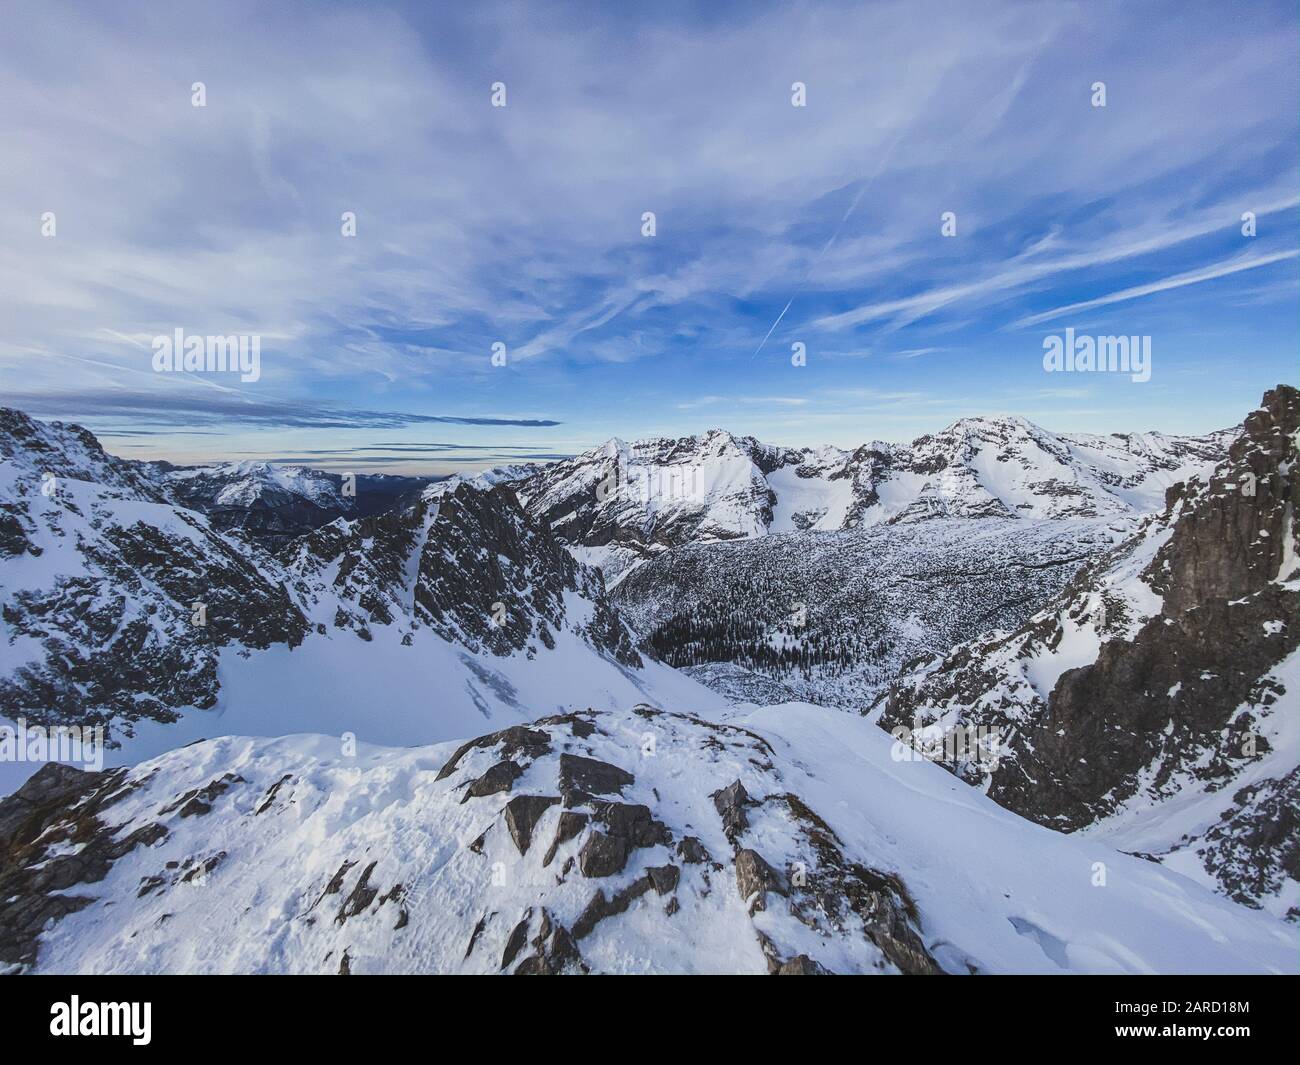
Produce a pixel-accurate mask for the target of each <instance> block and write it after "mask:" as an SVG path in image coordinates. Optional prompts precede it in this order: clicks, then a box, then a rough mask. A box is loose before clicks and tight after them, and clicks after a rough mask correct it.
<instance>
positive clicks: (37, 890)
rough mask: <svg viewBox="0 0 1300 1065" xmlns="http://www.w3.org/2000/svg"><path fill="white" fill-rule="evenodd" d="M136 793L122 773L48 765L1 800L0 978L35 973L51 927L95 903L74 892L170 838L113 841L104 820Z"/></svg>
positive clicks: (160, 831)
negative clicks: (13, 972) (29, 969)
mask: <svg viewBox="0 0 1300 1065" xmlns="http://www.w3.org/2000/svg"><path fill="white" fill-rule="evenodd" d="M133 786H134V785H133V784H131V783H128V782H127V781H126V770H124V769H117V770H112V771H110V772H106V773H89V772H82V771H81V770H78V769H72V768H69V767H67V766H62V765H59V764H58V763H48V764H46V765H45V766H43V767H42V768H41V769H39V770H38V771H37V772H36V773H35V775H33V776H32V777H31V778H30V779H29V780H28V781H27V782H26V783H25V784H24V785H23V786H22V787H21V788H20V789H19V790H18V791H16V792H15V793H14V794H13V795H10V796H8V797H7V798H5V799H4V800H0V899H3V900H5V901H4V902H3V903H0V972H3V971H5V970H6V969H13V968H21V967H24V966H28V965H31V964H32V963H33V962H34V961H35V960H36V953H37V944H38V940H39V938H40V935H41V933H42V932H43V931H44V930H45V928H46V926H47V925H48V924H49V923H50V922H53V921H57V920H59V919H60V918H61V917H65V916H66V915H68V914H70V913H76V912H77V911H78V910H80V909H82V908H84V907H86V906H89V905H90V904H91V902H93V901H94V899H93V897H92V896H88V895H83V894H72V893H70V892H71V891H72V889H74V888H77V887H79V886H81V885H87V884H94V883H98V882H99V881H101V880H103V879H104V877H105V876H107V875H108V872H109V869H110V868H111V867H112V865H113V863H114V862H115V861H117V860H118V859H119V858H121V857H122V856H123V855H125V854H127V853H129V852H130V851H132V850H134V849H135V848H136V847H137V846H145V847H148V846H152V845H153V844H154V843H157V842H158V841H159V840H161V839H163V838H165V837H166V835H167V830H166V829H165V828H164V827H163V826H162V825H160V824H158V823H156V822H151V823H147V824H142V825H139V826H137V827H134V828H133V829H132V830H131V831H129V832H127V833H125V834H122V835H120V836H118V837H117V838H114V834H113V833H112V832H111V831H108V829H107V828H106V826H105V824H104V822H103V821H102V820H100V818H99V814H100V812H101V811H103V810H105V809H106V808H108V807H110V806H112V804H113V803H114V802H116V801H117V800H118V799H120V798H122V797H123V796H124V795H125V794H126V793H127V791H129V790H130V788H131V787H133ZM219 860H220V859H218V861H219ZM213 864H214V865H215V864H216V863H213ZM144 894H147V891H146V889H145V888H144V887H142V888H141V891H140V895H144Z"/></svg>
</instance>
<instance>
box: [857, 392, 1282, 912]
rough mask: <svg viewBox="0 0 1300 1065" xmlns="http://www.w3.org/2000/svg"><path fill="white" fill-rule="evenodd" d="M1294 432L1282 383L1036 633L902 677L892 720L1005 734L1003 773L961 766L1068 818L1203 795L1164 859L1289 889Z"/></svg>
mask: <svg viewBox="0 0 1300 1065" xmlns="http://www.w3.org/2000/svg"><path fill="white" fill-rule="evenodd" d="M1297 431H1300V392H1297V391H1296V389H1294V388H1290V387H1287V386H1279V387H1278V388H1276V389H1274V390H1272V391H1270V392H1269V393H1268V394H1267V395H1265V397H1264V403H1263V406H1262V407H1261V408H1260V409H1259V410H1257V411H1255V412H1253V413H1252V414H1251V415H1250V416H1249V417H1248V418H1247V419H1246V422H1245V426H1244V429H1243V432H1242V434H1241V436H1240V437H1239V438H1238V439H1237V440H1236V441H1235V442H1234V443H1233V445H1232V447H1231V450H1230V452H1229V456H1228V458H1227V459H1226V460H1225V461H1224V462H1223V463H1222V464H1221V465H1220V466H1219V467H1218V468H1217V469H1216V470H1215V471H1214V472H1213V474H1212V475H1211V476H1210V477H1209V478H1208V481H1207V482H1205V483H1202V482H1199V481H1194V482H1191V483H1190V484H1188V485H1187V486H1185V487H1184V486H1177V487H1174V488H1171V489H1170V490H1169V493H1168V500H1167V507H1166V510H1165V512H1164V514H1162V515H1160V516H1158V517H1157V518H1155V519H1153V520H1151V521H1150V522H1149V523H1148V524H1147V525H1146V526H1145V527H1144V528H1143V530H1142V531H1141V532H1140V533H1139V534H1138V535H1137V536H1136V537H1135V538H1134V539H1133V540H1131V541H1129V542H1128V543H1126V544H1125V545H1123V546H1122V547H1121V548H1119V549H1117V551H1116V552H1114V553H1113V554H1112V555H1109V556H1107V557H1106V558H1105V559H1103V560H1102V561H1101V562H1100V563H1098V564H1096V565H1094V566H1091V567H1089V568H1088V569H1087V570H1085V571H1084V572H1083V573H1082V574H1081V575H1080V577H1079V578H1078V579H1077V580H1076V581H1075V582H1074V584H1073V585H1072V586H1071V588H1070V589H1068V590H1067V592H1066V593H1065V594H1064V595H1063V596H1062V598H1061V599H1060V600H1059V601H1058V602H1057V603H1056V604H1054V605H1053V606H1051V607H1049V608H1048V609H1046V610H1044V611H1043V612H1042V613H1040V614H1039V615H1037V616H1035V617H1034V618H1033V619H1031V621H1030V622H1029V623H1027V624H1026V625H1025V626H1022V627H1021V628H1020V629H1018V630H1016V631H1014V632H1012V633H1010V634H1009V635H1008V634H993V635H991V636H989V637H986V638H983V639H981V640H977V641H974V642H972V643H970V644H965V645H962V646H960V647H958V648H956V649H954V650H953V651H952V652H951V653H950V654H948V655H947V656H945V657H944V658H943V659H941V660H938V659H936V660H932V661H930V662H928V663H926V664H925V665H923V666H922V668H921V669H920V670H919V671H917V672H915V673H913V674H910V675H907V676H904V677H902V678H901V679H900V680H899V681H898V682H897V683H895V684H894V685H892V686H891V688H890V690H889V692H888V693H887V694H886V695H885V696H884V697H883V698H882V700H881V702H880V711H881V715H880V724H881V725H882V726H883V727H886V728H889V729H894V728H898V727H900V726H904V727H911V726H912V725H913V722H914V719H916V720H919V721H920V723H921V724H923V725H927V726H932V725H935V724H938V725H940V726H941V727H942V728H944V729H951V728H952V727H953V726H955V725H958V724H962V725H966V726H981V725H982V726H985V727H997V728H999V729H1001V730H1003V733H1004V743H1003V748H1002V751H1001V755H1000V757H999V759H998V761H997V764H996V766H990V765H989V764H988V763H982V764H981V763H975V762H969V761H968V762H967V763H965V764H963V765H961V766H959V767H957V768H958V769H959V771H960V772H961V773H962V775H964V776H966V777H967V778H968V779H971V780H983V781H986V782H987V787H988V794H989V795H990V796H991V797H992V798H994V799H996V800H997V801H998V802H1000V803H1002V804H1003V805H1005V806H1008V807H1009V808H1011V809H1013V810H1015V811H1017V812H1019V813H1022V814H1024V815H1026V816H1028V817H1031V818H1033V819H1034V820H1037V821H1040V822H1042V823H1044V824H1048V825H1051V826H1052V827H1056V828H1061V829H1065V830H1077V829H1080V828H1083V827H1085V826H1089V825H1092V824H1095V823H1097V822H1098V821H1102V820H1104V819H1111V820H1112V821H1115V820H1116V819H1122V818H1123V817H1124V815H1125V814H1126V812H1127V811H1137V810H1140V809H1142V808H1143V807H1146V806H1150V805H1152V804H1154V805H1155V806H1156V807H1157V810H1156V811H1150V810H1148V811H1147V813H1146V814H1144V815H1143V816H1144V817H1145V818H1146V819H1147V820H1148V821H1152V820H1155V819H1158V818H1159V812H1158V808H1159V805H1160V804H1161V803H1162V802H1163V801H1164V800H1166V799H1169V798H1172V797H1174V796H1175V795H1178V796H1179V797H1180V803H1183V804H1185V803H1186V801H1187V799H1188V797H1189V795H1191V794H1194V793H1198V792H1200V793H1203V794H1204V797H1205V804H1204V805H1205V809H1204V814H1203V815H1202V818H1201V820H1200V823H1199V825H1197V826H1195V827H1193V830H1192V831H1191V832H1190V833H1189V832H1188V831H1187V828H1186V827H1184V828H1183V829H1181V830H1180V832H1179V835H1178V836H1177V837H1175V838H1171V839H1169V840H1167V841H1165V844H1164V846H1163V847H1158V848H1155V849H1156V851H1157V853H1159V854H1162V855H1167V854H1169V853H1172V852H1178V851H1185V850H1190V851H1192V852H1194V853H1195V854H1197V856H1198V858H1199V862H1200V864H1201V866H1202V867H1203V868H1204V869H1205V870H1206V871H1207V873H1208V874H1209V876H1211V877H1212V878H1213V879H1214V880H1215V881H1216V882H1217V884H1218V886H1219V888H1220V889H1221V890H1222V891H1224V892H1225V893H1227V894H1229V895H1231V896H1233V897H1234V898H1239V899H1249V900H1253V901H1254V902H1255V903H1256V904H1259V903H1260V902H1261V901H1262V900H1263V899H1266V898H1268V897H1270V896H1272V897H1276V895H1277V889H1278V888H1279V887H1280V886H1281V884H1282V882H1283V881H1284V880H1286V879H1287V878H1288V877H1293V874H1294V869H1295V864H1296V845H1295V842H1294V839H1293V838H1292V839H1290V840H1287V839H1283V838H1281V836H1280V835H1278V836H1274V835H1273V834H1272V833H1269V832H1267V831H1261V829H1262V828H1263V825H1262V823H1261V814H1262V812H1263V810H1266V809H1274V808H1281V807H1282V806H1283V805H1284V804H1285V803H1286V801H1287V797H1288V796H1293V795H1294V792H1295V780H1294V776H1295V774H1294V768H1295V766H1296V765H1297V763H1298V762H1300V751H1297V750H1296V749H1295V741H1294V739H1287V738H1286V737H1287V736H1288V735H1290V734H1288V733H1286V732H1285V731H1283V730H1282V723H1283V721H1284V719H1285V718H1286V717H1287V716H1293V715H1294V714H1295V713H1296V712H1297V709H1298V708H1300V703H1297V701H1296V691H1295V688H1296V686H1297V681H1296V667H1297V658H1296V649H1297V646H1298V644H1300V626H1298V625H1297V624H1296V618H1297V616H1300V539H1298V534H1300V526H1297V523H1296V520H1295V514H1296V511H1297V504H1298V503H1300V486H1298V482H1297V469H1296V457H1297V451H1296V440H1297ZM1279 743H1282V744H1284V745H1285V746H1286V748H1288V749H1280V748H1279V747H1278V744H1279ZM1247 782H1249V786H1247V787H1244V788H1243V787H1242V785H1243V784H1246V783H1247ZM1219 793H1221V794H1219ZM1234 793H1235V794H1234ZM1103 827H1105V826H1103ZM1246 839H1251V840H1253V841H1254V843H1255V853H1256V860H1255V863H1254V865H1255V870H1254V871H1249V870H1247V869H1246V868H1244V867H1243V866H1244V863H1243V861H1242V858H1241V854H1242V850H1243V847H1244V840H1246ZM1142 849H1144V850H1150V849H1152V848H1151V847H1150V846H1149V845H1147V846H1143V847H1142ZM1288 870H1290V872H1288ZM1291 916H1293V917H1300V911H1296V910H1294V909H1293V910H1292V912H1291Z"/></svg>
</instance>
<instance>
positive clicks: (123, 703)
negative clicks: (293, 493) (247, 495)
mask: <svg viewBox="0 0 1300 1065" xmlns="http://www.w3.org/2000/svg"><path fill="white" fill-rule="evenodd" d="M0 457H2V458H3V461H0V514H3V515H4V519H3V524H0V592H2V593H3V599H4V605H3V617H4V622H5V627H6V634H5V635H6V639H5V640H4V642H2V643H0V708H3V712H4V713H6V714H7V715H10V716H12V717H18V716H21V715H26V716H28V717H30V718H31V719H33V720H37V721H41V722H44V723H48V724H108V723H111V722H122V723H125V724H126V725H127V726H129V724H130V723H131V722H133V721H136V720H139V719H140V718H152V719H155V720H160V721H168V720H172V719H173V718H174V715H175V709H176V708H178V707H185V706H195V707H200V708H203V707H210V706H212V705H213V704H214V702H215V701H216V692H217V673H216V665H217V659H218V655H219V653H220V651H221V649H222V648H225V647H249V648H265V647H268V646H270V645H271V644H274V643H284V644H288V645H289V646H295V645H297V644H298V643H300V642H301V641H302V639H303V638H304V636H305V634H306V632H307V621H306V618H305V617H304V616H303V614H302V611H301V610H300V609H299V608H298V606H297V604H296V603H295V602H294V601H293V599H292V597H291V596H290V595H289V593H288V591H287V589H286V588H285V585H284V574H283V573H281V572H279V571H278V570H277V569H276V568H275V567H274V565H273V564H271V562H270V560H269V558H267V557H266V556H264V555H262V554H261V553H260V552H259V551H258V550H257V549H256V548H253V547H250V546H248V545H246V544H244V543H243V542H242V541H239V540H238V539H231V538H229V537H227V536H223V535H221V534H219V533H217V532H215V531H214V530H213V529H212V528H211V527H210V526H209V525H208V523H207V522H206V521H205V520H204V519H203V518H202V517H201V516H199V515H197V514H194V513H193V512H191V511H187V510H183V509H181V508H179V507H176V506H174V505H172V504H171V502H170V501H169V498H168V496H167V495H166V492H165V489H164V487H163V486H160V485H159V484H157V483H155V482H154V481H152V480H151V479H150V477H149V475H148V472H149V471H148V470H146V469H144V468H142V467H140V466H139V465H137V464H133V463H128V462H126V461H124V460H122V459H116V458H112V457H111V456H108V455H105V454H104V452H103V450H102V449H101V448H100V446H99V444H98V442H96V440H95V438H94V437H93V436H91V435H90V434H89V433H88V432H86V431H85V430H84V429H81V428H79V427H77V426H63V425H60V424H58V423H53V424H50V425H45V424H42V423H39V422H35V421H33V420H32V419H30V418H28V417H26V415H23V414H21V413H20V412H18V411H12V410H3V411H0ZM36 560H39V562H37V561H36ZM196 604H201V605H202V616H201V618H199V619H197V621H196ZM198 622H201V623H198ZM110 735H111V733H110Z"/></svg>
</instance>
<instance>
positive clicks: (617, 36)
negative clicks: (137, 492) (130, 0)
mask: <svg viewBox="0 0 1300 1065" xmlns="http://www.w3.org/2000/svg"><path fill="white" fill-rule="evenodd" d="M461 7H464V10H461V9H460V8H461ZM1298 71H1300V45H1298V34H1297V13H1296V7H1295V4H1294V3H1291V2H1288V3H1278V4H1269V3H1251V4H1248V5H1241V6H1236V5H1233V6H1231V7H1230V6H1227V5H1224V4H1222V3H1204V4H1198V3H1185V2H1178V3H1169V4H1163V3H1147V2H1140V3H1122V4H1120V3H1116V4H1110V3H1095V2H1088V3H1053V2H1039V3H1020V2H1018V3H998V2H991V0H990V2H983V0H981V2H972V3H966V4H955V3H945V4H927V3H924V2H907V3H899V4H892V3H887V4H874V3H853V4H843V5H841V4H833V3H819V4H779V5H778V4H764V3H743V4H719V3H707V4H704V3H701V4H671V3H669V4H659V5H635V6H634V5H622V4H617V5H616V4H600V5H597V4H564V3H548V4H544V5H543V4H498V3H491V2H488V3H482V4H476V5H457V6H454V7H453V5H433V4H422V3H421V4H409V5H408V4H387V5H385V4H377V3H366V4H347V3H323V4H314V5H305V4H253V3H249V4H244V3H225V2H223V3H205V4H195V5H190V4H186V3H175V4H169V5H156V4H151V5H134V4H114V5H102V4H84V5H63V4H58V3H48V2H42V3H40V4H26V3H18V4H11V5H7V6H6V32H5V35H4V38H3V40H2V41H0V101H3V102H2V103H0V134H2V140H0V142H2V143H3V144H4V145H5V158H4V161H3V164H0V196H2V198H3V202H4V210H3V211H0V324H2V325H3V328H2V329H0V403H4V404H6V405H13V406H18V407H20V408H23V409H26V410H28V411H29V412H31V413H33V414H34V415H36V416H38V417H45V418H58V419H62V420H74V421H79V422H82V423H83V424H85V425H87V426H88V427H90V428H91V429H93V430H94V431H96V432H99V433H101V434H103V436H104V440H105V442H106V444H107V445H108V447H109V448H110V450H113V451H116V452H118V453H120V454H124V455H130V456H132V457H139V458H169V459H172V460H173V461H212V460H217V459H225V458H249V457H267V458H276V459H285V460H295V461H296V460H302V461H308V462H312V463H314V464H318V465H323V466H326V467H328V468H332V469H361V468H364V469H369V470H392V471H395V472H396V471H409V472H445V471H447V470H451V469H455V468H476V467H481V466H483V465H491V464H495V463H498V462H502V461H512V460H515V459H520V458H530V457H549V456H553V455H564V454H569V453H573V452H575V451H578V450H582V449H584V448H586V447H588V446H591V445H593V444H595V443H598V442H600V441H601V440H604V439H606V438H608V437H610V436H614V435H618V436H622V437H624V438H636V437H642V436H648V435H684V434H687V433H692V432H698V431H702V430H704V429H707V428H710V427H713V426H722V427H725V428H728V429H731V430H733V431H735V432H738V433H752V434H754V435H756V436H759V437H760V438H762V439H765V440H769V441H772V442H775V443H782V444H789V445H805V444H817V443H834V444H839V445H843V446H853V445H856V444H858V443H861V442H864V441H867V440H871V439H907V438H911V437H913V436H915V435H918V434H920V433H922V432H927V431H933V430H936V429H939V428H941V427H942V426H944V425H946V424H948V423H950V422H952V421H954V420H955V419H956V418H959V417H962V416H965V415H973V414H981V413H995V412H1012V413H1017V414H1023V415H1025V416H1027V417H1029V418H1032V419H1033V420H1035V421H1037V422H1039V423H1040V424H1043V425H1045V426H1047V427H1048V428H1052V429H1057V430H1061V431H1095V432H1110V431H1118V430H1130V429H1161V430H1165V431H1171V432H1202V431H1207V430H1210V429H1213V428H1217V427H1222V426H1225V425H1229V424H1233V423H1235V422H1236V421H1238V420H1240V418H1241V417H1242V416H1243V415H1244V414H1245V412H1246V411H1248V410H1249V409H1250V408H1251V407H1253V406H1254V405H1255V404H1256V403H1257V402H1258V400H1259V397H1260V395H1261V393H1262V392H1263V390H1264V389H1265V388H1268V387H1270V386H1271V385H1274V384H1276V383H1278V382H1280V381H1289V382H1292V383H1295V382H1296V381H1297V379H1298V378H1300V374H1298V373H1297V351H1298V350H1300V345H1298V341H1300V335H1298V334H1300V317H1298V316H1297V306H1298V304H1297V294H1298V292H1300V274H1298V270H1300V265H1298V264H1300V260H1298V259H1297V253H1298V252H1300V230H1298V226H1300V137H1298V136H1297V134H1298V133H1300V128H1298V126H1300V118H1298V117H1297V116H1298V115H1300V91H1298V78H1300V75H1298V73H1297V72H1298ZM198 81H201V82H203V83H204V85H205V88H206V95H207V103H206V106H205V107H201V108H200V107H194V106H192V103H191V85H192V84H193V83H194V82H198ZM796 81H800V82H803V83H805V85H806V86H807V89H806V92H807V106H806V107H794V106H792V105H791V86H792V83H794V82H796ZM1098 81H1101V82H1104V83H1105V85H1106V106H1105V107H1104V108H1099V107H1094V106H1092V102H1091V97H1092V85H1093V83H1094V82H1098ZM494 82H503V83H504V84H505V86H506V106H505V107H493V106H492V105H491V86H492V85H493V83H494ZM345 211H352V212H355V214H356V218H357V234H356V236H355V237H344V236H343V235H342V234H341V232H340V216H341V215H342V213H343V212H345ZM647 211H652V212H654V214H655V216H656V233H655V235H654V236H653V237H646V236H643V235H642V216H643V214H644V212H647ZM947 211H952V212H954V213H955V214H956V216H957V235H956V236H953V237H945V236H943V235H942V234H941V231H940V230H941V216H942V215H943V213H944V212H947ZM1247 211H1251V212H1254V213H1255V214H1256V218H1257V222H1256V225H1257V232H1256V235H1255V236H1253V237H1247V236H1243V234H1242V232H1241V216H1242V214H1243V212H1247ZM45 212H53V213H54V215H55V217H56V234H55V235H54V236H53V237H48V236H43V235H42V232H41V218H42V215H43V214H44V213H45ZM774 323H775V328H773V326H774ZM1067 326H1069V327H1072V328H1074V329H1075V330H1076V332H1078V333H1090V334H1124V335H1135V334H1136V335H1149V336H1150V337H1151V338H1152V341H1151V343H1152V375H1151V380H1150V381H1148V382H1145V383H1135V382H1133V381H1131V380H1130V379H1129V378H1128V377H1127V376H1122V375H1117V374H1077V373H1076V374H1065V373H1057V374H1047V373H1045V372H1044V370H1043V367H1042V362H1041V359H1042V343H1043V339H1044V337H1045V336H1047V335H1048V334H1051V333H1060V332H1063V331H1064V329H1065V328H1066V327H1067ZM176 328H181V329H183V330H185V331H186V332H187V333H189V334H199V335H203V334H223V335H229V334H239V333H246V334H256V335H259V336H260V337H261V338H262V360H261V377H260V379H259V380H258V381H256V382H248V383H241V382H240V381H239V380H238V378H237V377H234V376H232V375H230V374H215V375H214V374H159V373H155V372H154V371H153V369H152V366H151V356H152V351H151V341H152V338H154V337H155V336H158V335H170V334H171V333H172V332H173V331H174V330H175V329H176ZM765 337H766V340H764V338H765ZM497 342H499V343H502V344H504V345H505V347H506V353H507V364H506V365H505V366H504V367H500V366H493V365H492V363H491V361H490V356H491V352H492V345H493V344H494V343H497ZM795 343H801V344H803V345H804V346H805V348H806V352H807V365H804V366H793V365H791V358H790V356H791V350H792V348H791V346H792V345H793V344H795Z"/></svg>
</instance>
